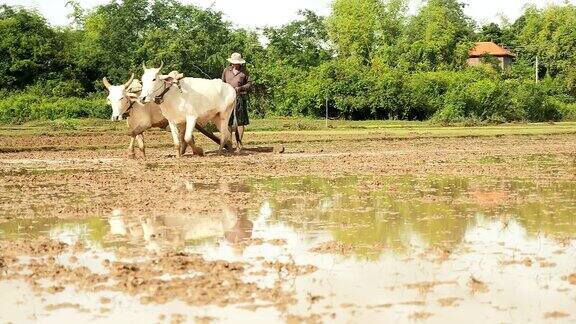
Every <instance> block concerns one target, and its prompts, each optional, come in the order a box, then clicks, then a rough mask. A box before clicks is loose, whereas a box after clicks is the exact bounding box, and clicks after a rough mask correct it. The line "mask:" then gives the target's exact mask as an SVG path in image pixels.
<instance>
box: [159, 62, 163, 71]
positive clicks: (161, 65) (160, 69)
mask: <svg viewBox="0 0 576 324" xmlns="http://www.w3.org/2000/svg"><path fill="white" fill-rule="evenodd" d="M163 67H164V61H162V63H161V64H160V68H158V71H162V68H163Z"/></svg>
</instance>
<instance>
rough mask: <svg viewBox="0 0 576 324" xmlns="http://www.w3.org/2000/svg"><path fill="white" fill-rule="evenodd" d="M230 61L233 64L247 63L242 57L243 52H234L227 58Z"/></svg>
mask: <svg viewBox="0 0 576 324" xmlns="http://www.w3.org/2000/svg"><path fill="white" fill-rule="evenodd" d="M227 60H228V62H230V63H232V64H244V63H246V61H245V60H244V59H243V58H242V54H240V53H232V55H230V58H228V59H227Z"/></svg>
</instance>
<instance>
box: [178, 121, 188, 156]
mask: <svg viewBox="0 0 576 324" xmlns="http://www.w3.org/2000/svg"><path fill="white" fill-rule="evenodd" d="M185 132H186V124H180V125H178V139H179V140H180V155H184V154H185V153H186V149H187V148H188V144H187V143H186V141H185V140H184V133H185Z"/></svg>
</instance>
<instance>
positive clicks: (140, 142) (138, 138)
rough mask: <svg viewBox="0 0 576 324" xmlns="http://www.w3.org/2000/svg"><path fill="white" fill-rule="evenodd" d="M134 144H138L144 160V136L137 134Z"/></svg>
mask: <svg viewBox="0 0 576 324" xmlns="http://www.w3.org/2000/svg"><path fill="white" fill-rule="evenodd" d="M136 142H138V147H139V148H140V151H141V152H142V156H143V157H144V158H146V149H145V147H144V134H139V135H138V136H136Z"/></svg>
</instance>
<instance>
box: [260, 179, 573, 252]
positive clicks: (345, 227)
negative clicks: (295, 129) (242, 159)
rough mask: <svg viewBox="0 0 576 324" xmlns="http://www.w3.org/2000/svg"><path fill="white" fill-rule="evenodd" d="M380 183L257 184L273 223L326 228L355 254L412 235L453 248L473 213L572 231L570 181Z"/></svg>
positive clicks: (402, 244)
mask: <svg viewBox="0 0 576 324" xmlns="http://www.w3.org/2000/svg"><path fill="white" fill-rule="evenodd" d="M381 183H382V185H381V188H380V189H378V190H376V191H370V192H362V191H360V190H359V184H360V180H359V178H357V177H350V178H340V179H335V180H330V179H322V178H314V177H306V178H304V179H300V180H299V179H298V178H289V179H287V180H286V181H284V179H272V180H270V181H269V182H264V183H262V184H260V185H261V186H263V187H264V188H265V189H266V190H267V191H268V192H269V193H270V194H271V195H272V196H273V197H274V198H275V199H271V204H272V207H273V210H275V213H274V215H273V218H274V219H275V220H276V221H279V222H283V223H288V224H290V225H291V226H293V227H295V228H297V229H300V230H317V229H328V230H329V231H330V232H331V233H332V234H333V237H334V239H335V240H338V241H342V242H346V243H351V244H354V245H355V246H357V247H358V250H357V252H358V253H359V254H360V255H363V254H365V252H368V251H369V250H370V249H369V248H367V246H368V247H369V246H372V245H375V244H378V245H379V246H383V247H384V248H388V249H392V250H400V251H401V250H404V249H406V248H407V247H408V246H409V244H411V242H413V241H414V240H418V241H420V243H422V244H425V245H435V244H442V245H456V244H458V243H460V242H461V241H462V240H463V238H464V235H465V232H466V230H467V229H468V228H469V227H470V226H473V225H474V224H473V223H474V222H475V221H474V218H473V217H472V216H473V215H474V214H475V213H476V212H479V211H480V212H482V213H483V214H485V215H486V216H488V217H491V216H492V217H494V216H501V215H506V216H513V217H516V218H517V219H518V221H519V222H520V223H521V224H523V225H524V226H525V227H526V228H527V230H528V232H529V233H530V234H532V233H533V234H536V233H538V232H542V231H544V232H545V233H548V234H571V235H573V234H574V233H576V221H575V220H574V219H573V215H574V207H575V206H574V204H575V202H576V199H575V196H576V194H575V192H576V190H575V184H574V183H571V182H569V183H566V184H561V183H553V184H550V185H548V186H541V185H540V186H537V185H536V184H535V183H534V182H532V181H524V182H522V181H516V180H512V181H511V180H499V179H492V178H489V179H484V178H446V177H428V178H416V177H412V176H400V177H389V178H385V179H383V180H382V181H381ZM490 194H492V196H490ZM482 195H484V196H489V197H492V200H491V203H490V204H484V203H481V202H480V201H479V200H478V199H480V198H479V197H481V196H482ZM493 197H496V198H493ZM363 247H364V248H363Z"/></svg>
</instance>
